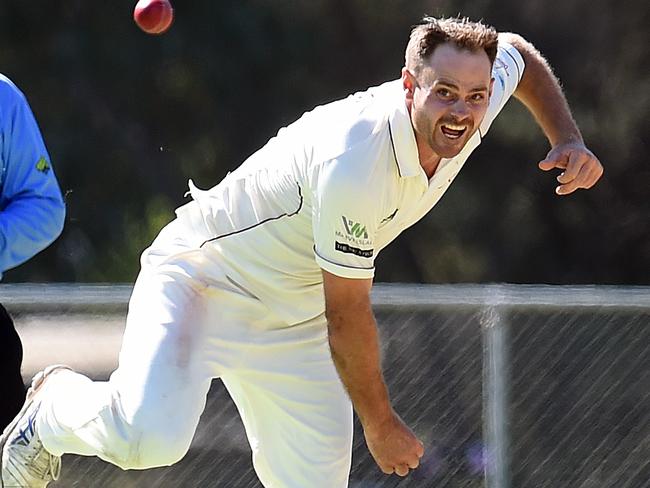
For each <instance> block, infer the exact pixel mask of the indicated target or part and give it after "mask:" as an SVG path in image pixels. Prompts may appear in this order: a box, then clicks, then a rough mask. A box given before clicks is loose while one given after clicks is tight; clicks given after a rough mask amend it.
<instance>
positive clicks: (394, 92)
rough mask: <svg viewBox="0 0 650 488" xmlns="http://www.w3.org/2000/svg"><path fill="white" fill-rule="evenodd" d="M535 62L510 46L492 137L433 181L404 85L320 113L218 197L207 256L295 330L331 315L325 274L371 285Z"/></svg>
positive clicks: (210, 204) (266, 150) (501, 69)
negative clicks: (381, 256)
mask: <svg viewBox="0 0 650 488" xmlns="http://www.w3.org/2000/svg"><path fill="white" fill-rule="evenodd" d="M523 69H524V62H523V59H522V57H521V55H520V54H519V52H518V51H517V50H516V49H515V48H514V47H512V46H511V45H509V44H504V43H502V44H500V46H499V49H498V54H497V59H496V61H495V63H494V68H493V76H494V78H495V83H494V88H493V93H492V96H491V98H490V101H489V106H488V110H487V114H486V116H485V119H484V120H483V122H482V123H481V125H480V129H479V130H478V131H477V132H476V133H475V134H474V135H473V137H472V138H471V139H470V140H469V141H468V142H467V144H466V146H465V147H464V148H463V150H462V151H461V152H460V154H458V156H456V157H454V158H450V159H443V160H442V161H441V162H440V164H439V167H438V169H437V171H436V173H435V174H434V175H433V177H432V178H431V180H429V179H428V178H427V176H426V174H425V173H424V171H423V169H422V167H421V166H420V163H419V159H418V150H417V146H416V142H415V136H414V133H413V128H412V126H411V121H410V118H409V113H408V111H407V108H406V102H405V95H404V91H403V88H402V83H401V81H400V80H396V81H392V82H388V83H385V84H383V85H380V86H378V87H374V88H370V89H369V90H367V91H365V92H361V93H356V94H354V95H351V96H349V97H348V98H346V99H344V100H340V101H336V102H333V103H329V104H326V105H322V106H319V107H317V108H315V109H314V110H312V111H311V112H307V113H305V114H304V115H303V116H302V117H301V118H300V119H298V120H297V121H296V122H294V123H293V124H291V125H289V126H287V127H285V128H282V129H280V131H279V132H278V134H277V135H276V136H275V137H273V138H272V139H271V140H269V141H268V143H267V144H266V145H265V146H264V147H262V148H261V149H260V150H259V151H257V152H256V153H254V154H253V155H252V156H250V157H249V158H248V159H247V160H246V161H245V162H244V163H243V164H242V165H241V166H240V167H239V168H237V169H236V170H235V171H233V172H232V173H229V174H228V175H227V176H226V178H224V179H223V180H222V181H221V182H220V183H219V184H218V185H216V186H215V187H213V188H211V189H210V190H207V191H202V190H199V189H197V188H196V187H195V186H194V185H193V184H192V182H190V192H191V194H192V197H193V198H194V200H195V201H196V202H198V205H199V206H200V209H201V217H202V222H201V223H200V225H201V227H203V226H204V228H202V229H201V234H202V235H203V236H204V237H205V239H204V241H205V242H204V243H203V247H204V248H206V249H210V250H212V251H215V252H217V253H218V254H219V255H220V259H221V261H222V262H223V265H224V267H225V270H226V272H227V274H228V275H229V276H230V277H231V278H232V279H233V281H235V282H237V283H238V284H239V285H241V286H242V287H244V288H245V289H246V290H248V291H249V292H250V293H252V294H253V295H255V296H256V297H258V298H259V299H260V300H261V301H263V302H264V303H265V304H266V305H267V306H268V307H269V308H271V309H272V310H273V311H274V312H276V313H278V314H279V315H280V316H281V317H282V318H283V319H285V320H286V321H287V323H288V324H295V323H298V322H302V321H305V320H307V319H310V318H312V317H315V316H317V315H319V314H320V313H322V312H323V311H324V308H325V301H324V295H323V287H322V282H323V279H322V274H321V268H322V269H324V270H326V271H328V272H330V273H333V274H335V275H338V276H342V277H346V278H371V277H372V276H373V274H374V261H375V258H376V257H377V254H378V253H379V251H381V249H383V248H384V247H385V246H386V245H388V243H389V242H391V241H392V240H393V239H395V238H396V237H397V236H398V234H399V233H400V232H402V231H403V230H404V229H406V228H407V227H409V226H411V225H412V224H414V223H415V222H417V221H418V220H419V219H420V218H422V216H424V214H426V213H427V212H428V211H429V210H431V208H432V207H433V206H434V205H435V204H436V203H437V202H438V200H439V199H440V198H441V197H442V195H443V194H444V192H445V191H446V190H447V188H448V187H449V185H450V184H451V182H452V181H453V180H454V178H455V177H456V175H457V174H458V172H459V171H460V169H461V168H462V166H463V164H464V163H465V161H466V159H467V157H468V156H469V155H470V154H471V153H472V151H473V150H474V149H475V148H476V147H477V146H478V145H479V144H480V143H481V138H482V137H483V136H485V134H486V132H487V131H488V129H489V127H490V125H491V123H492V121H493V120H494V118H495V117H496V115H497V114H498V113H499V112H500V111H501V109H502V108H503V106H504V105H505V103H506V101H507V100H508V98H509V97H510V96H511V95H512V93H513V92H514V90H515V88H516V87H517V84H518V83H519V81H520V79H521V75H522V74H523Z"/></svg>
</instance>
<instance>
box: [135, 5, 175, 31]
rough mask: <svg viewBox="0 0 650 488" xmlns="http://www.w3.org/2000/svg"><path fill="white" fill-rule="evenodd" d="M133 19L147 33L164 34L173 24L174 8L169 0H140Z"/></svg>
mask: <svg viewBox="0 0 650 488" xmlns="http://www.w3.org/2000/svg"><path fill="white" fill-rule="evenodd" d="M133 20H135V23H136V24H138V27H140V29H142V30H143V31H145V32H146V33H147V34H163V33H164V32H166V31H167V29H169V27H171V25H172V21H173V20H174V8H173V7H172V4H171V3H169V0H139V1H138V3H137V4H136V5H135V9H134V10H133Z"/></svg>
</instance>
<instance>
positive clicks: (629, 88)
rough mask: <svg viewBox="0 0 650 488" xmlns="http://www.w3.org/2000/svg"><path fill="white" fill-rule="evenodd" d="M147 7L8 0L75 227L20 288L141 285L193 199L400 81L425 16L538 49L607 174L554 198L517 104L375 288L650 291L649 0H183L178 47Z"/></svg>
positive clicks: (10, 35) (14, 75) (1, 10)
mask: <svg viewBox="0 0 650 488" xmlns="http://www.w3.org/2000/svg"><path fill="white" fill-rule="evenodd" d="M134 4H135V1H125V0H112V1H110V2H87V1H83V0H60V1H57V2H41V1H36V2H25V1H24V0H5V1H3V2H2V6H0V71H1V72H3V73H5V74H6V75H7V76H9V77H10V78H11V79H13V81H14V82H16V83H17V84H18V85H19V86H20V87H21V89H22V90H23V91H24V92H25V93H26V95H27V97H28V99H29V101H30V103H31V106H32V109H33V110H34V112H35V114H36V117H37V119H38V121H39V124H40V126H41V129H42V132H43V134H44V137H45V140H46V143H47V145H48V148H49V151H50V154H51V157H52V160H53V164H54V167H55V170H56V172H57V175H58V177H59V181H60V183H61V186H62V188H63V190H64V192H65V194H66V200H67V207H68V217H67V222H66V228H65V230H64V232H63V235H62V236H61V238H59V240H58V241H57V242H56V243H55V244H54V245H53V246H51V247H50V248H49V249H48V250H47V251H45V252H43V253H41V254H40V255H39V256H37V257H36V258H35V259H33V260H32V261H30V262H29V263H27V264H25V265H23V266H21V267H19V268H17V269H15V270H11V271H8V272H7V273H6V274H5V277H4V282H18V281H78V282H97V281H132V280H133V279H134V278H135V276H136V274H137V271H138V268H139V254H140V253H141V252H142V250H143V249H144V248H145V247H146V246H147V245H148V244H149V242H150V241H151V240H152V239H153V238H154V237H155V235H156V234H157V232H158V230H159V229H160V228H161V227H162V226H163V225H164V224H165V223H166V222H168V221H169V220H171V219H172V218H173V210H174V208H176V207H178V206H180V205H182V204H183V203H185V202H186V201H187V199H186V198H185V197H184V193H185V191H186V189H187V180H188V179H189V178H192V179H194V181H195V182H196V183H197V185H198V186H199V187H202V188H207V187H210V186H212V185H214V184H216V183H217V182H218V181H219V180H220V179H221V178H222V177H223V176H224V175H225V174H226V172H227V171H229V170H232V169H233V168H235V167H236V166H238V165H239V164H240V163H241V161H243V160H244V159H245V158H246V157H247V156H248V155H250V154H251V153H252V152H254V151H255V150H256V149H257V148H259V147H260V146H261V145H263V144H264V143H265V142H266V141H267V140H268V138H270V137H271V136H273V135H274V134H275V132H276V131H277V129H278V128H280V127H281V126H283V125H286V124H288V123H290V122H292V121H293V120H294V119H296V118H297V117H298V116H300V115H301V114H302V112H304V111H306V110H309V109H311V108H313V107H314V106H315V105H318V104H321V103H324V102H327V101H331V100H334V99H337V98H341V97H344V96H346V95H347V94H349V93H351V92H354V91H358V90H362V89H365V88H366V87H368V86H371V85H376V84H379V83H381V82H383V81H387V80H390V79H394V78H397V77H398V76H399V72H400V68H401V66H402V63H403V51H404V48H405V45H406V42H407V39H408V33H409V31H410V27H411V25H412V24H414V23H415V22H417V21H418V19H419V18H420V17H421V16H422V15H423V14H425V13H427V14H432V15H446V16H450V15H457V14H462V15H466V16H469V17H471V18H473V19H484V21H486V22H487V23H490V24H492V25H494V26H495V27H496V28H497V29H499V30H503V31H514V32H518V33H520V34H522V35H523V36H524V37H526V38H527V39H529V40H530V41H532V42H533V43H534V44H535V45H536V46H537V47H538V48H539V49H540V50H541V51H542V52H543V53H544V54H545V55H546V57H547V58H548V59H549V61H550V62H551V64H552V65H553V66H554V69H555V71H556V73H557V75H558V76H559V78H560V79H561V80H562V82H563V86H564V88H565V90H566V93H567V96H568V98H569V101H570V104H571V106H572V108H573V110H574V114H575V117H576V119H577V121H578V123H579V125H580V127H581V129H582V131H583V134H584V137H585V139H586V141H587V142H588V145H589V147H590V148H591V149H592V150H593V151H594V152H595V153H596V154H597V155H598V156H599V157H600V159H601V161H602V162H603V164H604V166H605V176H604V178H603V180H601V182H600V183H599V184H598V185H597V187H596V188H595V189H593V190H591V191H589V192H585V191H580V192H578V193H577V194H574V195H571V196H568V197H558V196H556V195H555V194H554V188H555V186H556V185H555V180H554V177H555V176H556V175H551V174H547V173H543V172H541V171H540V170H538V169H537V162H538V161H539V160H541V159H543V158H544V156H545V155H546V152H547V151H548V149H549V147H548V144H547V142H546V139H545V138H544V137H543V135H542V134H541V132H540V130H539V129H538V128H537V126H536V125H535V124H534V122H533V121H532V119H531V117H530V116H529V115H528V113H527V112H526V110H525V109H523V107H522V106H521V105H520V104H519V102H517V101H515V100H513V101H512V102H510V104H509V105H508V107H507V108H506V110H505V111H504V112H503V113H502V115H501V117H500V118H498V119H497V121H496V122H495V124H494V125H493V126H492V129H491V130H490V134H489V136H488V137H487V138H486V140H485V142H484V143H483V144H482V145H481V146H480V147H479V149H478V150H477V151H475V153H474V154H473V156H472V157H471V158H470V160H469V161H468V163H467V164H466V166H465V169H464V170H463V171H462V172H461V174H460V175H459V177H458V178H457V179H456V183H455V184H454V185H452V187H451V188H450V189H449V191H448V192H447V194H446V195H445V196H444V198H443V199H442V201H441V202H440V203H439V204H438V205H437V206H436V207H435V208H434V210H433V211H432V212H430V213H429V215H428V216H427V217H426V218H425V219H424V220H423V221H422V222H420V223H419V224H417V225H416V226H414V227H413V228H411V229H410V230H408V231H406V232H405V233H404V234H403V235H402V236H400V238H399V239H398V240H397V241H396V242H395V243H394V244H392V245H391V246H390V247H389V248H388V249H386V250H384V251H383V252H382V254H381V255H380V256H379V258H378V272H377V277H376V279H377V280H378V281H422V282H431V283H450V282H451V283H453V282H491V281H498V282H501V281H505V282H514V283H521V282H527V283H612V284H618V283H627V284H648V283H650V278H649V276H650V273H649V272H650V232H649V230H648V225H647V224H648V217H649V216H650V198H649V193H650V192H649V190H650V165H649V164H648V156H647V155H648V154H649V153H650V147H649V146H650V134H649V131H648V122H647V120H648V116H649V115H650V71H649V70H648V66H650V59H649V58H650V56H649V53H650V48H649V46H650V31H649V30H648V28H647V26H648V25H650V9H649V8H648V4H647V3H646V2H645V1H642V0H630V1H629V2H626V4H625V7H624V8H622V6H621V3H620V2H615V1H614V0H544V1H543V0H530V1H526V2H520V1H515V0H510V1H504V0H472V1H469V0H455V1H454V0H448V1H422V0H420V1H417V0H409V1H407V0H390V1H389V0H373V1H370V0H309V1H304V2H296V1H289V0H273V1H271V0H192V1H189V0H186V1H183V2H181V1H178V0H177V1H176V2H175V4H174V7H175V10H176V20H175V23H174V25H173V26H172V28H171V30H170V31H169V32H168V33H167V34H165V35H163V36H148V35H146V34H144V33H142V32H141V31H139V30H138V28H137V27H136V26H135V24H134V23H133V21H132V17H131V16H132V10H133V7H134Z"/></svg>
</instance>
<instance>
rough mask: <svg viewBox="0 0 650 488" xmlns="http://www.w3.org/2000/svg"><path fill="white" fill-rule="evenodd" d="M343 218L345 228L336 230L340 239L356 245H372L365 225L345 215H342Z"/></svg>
mask: <svg viewBox="0 0 650 488" xmlns="http://www.w3.org/2000/svg"><path fill="white" fill-rule="evenodd" d="M341 220H343V229H342V230H341V229H337V230H336V231H335V234H336V237H337V238H338V239H341V240H343V241H346V242H349V243H350V244H354V245H355V246H371V245H372V242H371V241H370V238H369V236H368V230H367V228H366V226H365V225H363V224H361V223H360V222H355V221H354V220H351V219H348V218H347V217H345V216H342V217H341Z"/></svg>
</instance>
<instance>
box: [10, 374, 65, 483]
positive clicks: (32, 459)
mask: <svg viewBox="0 0 650 488" xmlns="http://www.w3.org/2000/svg"><path fill="white" fill-rule="evenodd" d="M62 369H70V368H68V367H67V366H61V365H56V366H49V367H48V368H46V369H45V370H43V371H41V372H40V373H38V374H37V375H36V376H34V379H33V380H32V385H31V387H30V389H29V390H28V391H27V399H26V400H25V405H23V408H22V410H21V411H20V413H18V415H17V416H16V418H15V419H14V420H13V422H11V423H10V424H9V425H8V426H7V428H6V429H5V431H4V433H3V434H2V437H0V452H1V453H2V474H1V475H0V488H45V487H46V486H47V485H48V484H49V482H50V481H53V480H56V479H57V478H58V477H59V472H60V470H61V458H60V457H59V456H53V455H52V454H50V453H49V452H47V451H46V450H45V448H44V447H43V444H42V443H41V439H40V438H39V436H38V432H36V430H35V428H34V427H35V420H36V415H38V409H39V408H40V406H41V402H40V400H39V398H38V396H39V393H40V392H41V391H42V387H43V384H44V383H45V381H46V380H47V378H48V377H49V376H51V375H52V374H53V373H56V372H57V371H61V370H62Z"/></svg>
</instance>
